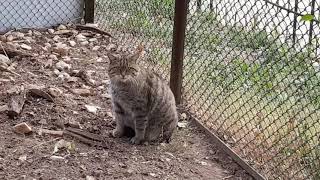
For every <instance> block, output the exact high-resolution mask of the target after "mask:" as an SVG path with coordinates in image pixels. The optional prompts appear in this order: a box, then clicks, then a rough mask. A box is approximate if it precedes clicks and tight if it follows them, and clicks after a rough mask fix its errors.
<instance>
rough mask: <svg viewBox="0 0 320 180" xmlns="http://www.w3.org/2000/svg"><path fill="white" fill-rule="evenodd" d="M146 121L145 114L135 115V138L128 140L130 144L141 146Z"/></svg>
mask: <svg viewBox="0 0 320 180" xmlns="http://www.w3.org/2000/svg"><path fill="white" fill-rule="evenodd" d="M147 120H148V119H147V115H146V114H145V113H141V112H138V113H136V114H135V116H134V123H135V136H134V137H133V138H131V140H130V142H131V143H132V144H141V143H142V142H143V141H144V139H145V133H146V128H147Z"/></svg>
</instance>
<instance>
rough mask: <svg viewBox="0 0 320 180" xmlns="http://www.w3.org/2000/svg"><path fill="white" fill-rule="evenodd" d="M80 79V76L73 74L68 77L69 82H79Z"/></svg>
mask: <svg viewBox="0 0 320 180" xmlns="http://www.w3.org/2000/svg"><path fill="white" fill-rule="evenodd" d="M78 79H79V78H78V77H74V76H71V77H69V78H68V79H67V82H77V81H78Z"/></svg>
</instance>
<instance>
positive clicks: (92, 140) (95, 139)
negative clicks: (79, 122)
mask: <svg viewBox="0 0 320 180" xmlns="http://www.w3.org/2000/svg"><path fill="white" fill-rule="evenodd" d="M64 134H66V135H69V136H71V137H74V138H76V139H78V140H79V141H81V142H83V143H85V144H88V145H91V146H99V147H103V148H106V147H107V144H106V143H105V141H104V140H103V138H102V137H101V136H99V135H97V134H93V133H89V132H85V131H83V130H80V129H76V128H66V129H65V130H64Z"/></svg>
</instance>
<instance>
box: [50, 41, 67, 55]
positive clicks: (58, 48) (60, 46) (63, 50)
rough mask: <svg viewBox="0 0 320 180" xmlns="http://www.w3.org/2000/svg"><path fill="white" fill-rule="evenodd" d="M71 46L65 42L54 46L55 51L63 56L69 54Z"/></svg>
mask: <svg viewBox="0 0 320 180" xmlns="http://www.w3.org/2000/svg"><path fill="white" fill-rule="evenodd" d="M68 51H69V48H68V46H67V45H66V44H63V43H56V44H55V47H54V48H53V52H56V53H58V54H60V55H61V56H66V55H68Z"/></svg>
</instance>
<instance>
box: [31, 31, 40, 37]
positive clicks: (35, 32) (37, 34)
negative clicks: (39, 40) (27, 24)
mask: <svg viewBox="0 0 320 180" xmlns="http://www.w3.org/2000/svg"><path fill="white" fill-rule="evenodd" d="M33 35H35V36H42V34H41V32H39V31H33Z"/></svg>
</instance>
